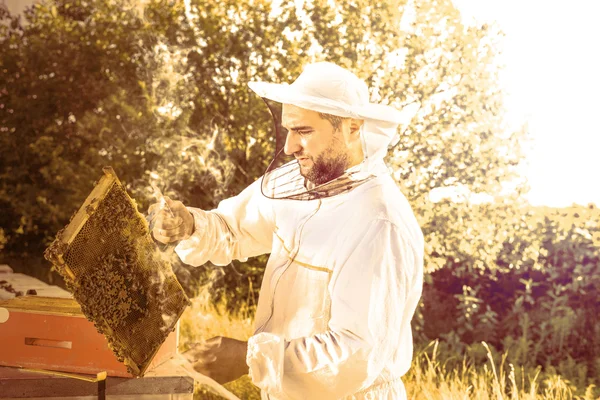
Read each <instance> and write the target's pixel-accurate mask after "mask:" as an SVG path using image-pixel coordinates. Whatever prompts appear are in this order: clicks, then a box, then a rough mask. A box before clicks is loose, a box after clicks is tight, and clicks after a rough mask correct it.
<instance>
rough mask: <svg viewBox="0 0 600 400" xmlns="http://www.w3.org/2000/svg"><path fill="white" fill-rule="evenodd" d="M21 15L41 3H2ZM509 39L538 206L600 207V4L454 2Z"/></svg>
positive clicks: (507, 57)
mask: <svg viewBox="0 0 600 400" xmlns="http://www.w3.org/2000/svg"><path fill="white" fill-rule="evenodd" d="M3 2H6V4H7V5H8V7H9V9H11V11H13V12H14V11H20V10H21V9H22V8H23V7H24V6H25V5H27V4H31V3H32V2H33V0H0V4H1V3H3ZM454 3H455V4H456V5H457V6H458V7H459V9H460V10H461V12H462V14H463V16H464V17H465V18H467V19H468V20H473V19H477V20H479V21H491V20H495V21H497V22H498V24H499V25H500V27H501V28H502V30H503V31H504V32H505V33H506V38H505V42H504V54H503V62H504V63H505V64H506V87H507V90H508V92H509V96H508V98H507V107H508V111H509V113H510V118H511V120H512V121H515V122H517V121H525V120H527V121H529V131H530V133H531V136H532V139H533V141H532V143H531V144H530V145H529V149H528V150H527V153H526V156H527V165H526V166H525V167H524V169H523V174H524V175H525V176H526V177H527V179H528V181H529V185H530V187H531V191H530V193H529V195H528V199H529V201H530V202H531V203H532V204H535V205H542V204H543V205H550V206H558V207H560V206H569V205H571V204H572V203H574V202H575V203H579V204H583V205H585V204H587V203H590V202H594V203H596V204H598V205H600V184H598V183H597V182H598V181H600V179H598V177H597V175H598V174H599V173H600V122H598V121H596V118H595V116H596V115H598V116H600V98H599V97H598V96H599V94H600V51H599V50H598V49H600V44H599V42H600V23H599V22H598V17H600V0H569V1H566V0H454Z"/></svg>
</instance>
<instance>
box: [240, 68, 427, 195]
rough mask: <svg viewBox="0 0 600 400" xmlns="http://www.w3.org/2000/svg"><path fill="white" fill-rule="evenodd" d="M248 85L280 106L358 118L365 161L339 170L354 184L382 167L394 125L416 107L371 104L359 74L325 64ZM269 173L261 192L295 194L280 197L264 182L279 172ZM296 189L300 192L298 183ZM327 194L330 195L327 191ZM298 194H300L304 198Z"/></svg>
mask: <svg viewBox="0 0 600 400" xmlns="http://www.w3.org/2000/svg"><path fill="white" fill-rule="evenodd" d="M248 86H249V87H250V88H251V89H252V90H253V91H254V92H255V93H256V94H258V95H259V96H261V97H263V98H265V99H269V100H272V101H275V102H278V103H281V104H292V105H295V106H298V107H301V108H305V109H308V110H313V111H317V112H322V113H327V114H331V115H336V116H340V117H350V118H356V119H362V120H364V123H363V125H362V127H361V140H362V147H363V153H364V156H365V159H364V161H363V162H362V163H361V164H360V165H358V166H356V167H353V168H351V169H349V170H348V171H347V172H348V174H345V177H346V180H348V179H349V180H350V181H355V182H356V181H363V180H364V179H366V178H367V177H369V176H374V175H376V174H377V173H378V171H379V172H380V171H382V166H384V165H383V158H384V157H385V155H386V153H387V150H388V146H390V145H393V144H395V141H396V138H397V131H398V126H399V125H402V126H406V125H408V124H409V123H410V120H411V119H412V118H413V116H414V115H415V113H416V111H417V110H418V107H419V105H418V104H412V105H411V106H409V107H405V108H404V109H403V110H402V111H399V110H397V109H396V108H394V107H391V106H387V105H383V104H376V103H371V102H370V101H369V89H368V87H367V85H366V84H365V83H364V82H363V81H362V80H361V79H360V78H358V77H357V76H356V75H354V74H353V73H352V72H350V71H348V70H346V69H344V68H342V67H340V66H337V65H335V64H332V63H328V62H319V63H314V64H310V65H307V66H306V67H305V68H304V70H303V72H302V73H301V74H300V76H299V77H298V78H297V79H296V80H295V81H294V82H293V83H292V84H291V85H288V84H277V83H268V82H250V83H248ZM274 117H276V116H274ZM294 164H295V163H294V162H293V161H292V163H289V164H286V165H287V168H293V167H294ZM280 168H281V167H280ZM386 170H387V169H386ZM271 172H275V170H274V169H271V168H270V169H269V170H267V174H265V179H263V193H265V195H267V196H268V197H274V198H297V196H296V195H295V194H294V195H292V196H291V197H289V196H288V195H283V197H281V195H282V194H283V193H282V192H281V191H277V192H279V195H278V194H277V193H275V192H274V189H275V185H268V184H267V182H266V181H268V180H272V181H273V180H274V179H273V178H274V177H281V175H282V174H281V171H279V173H274V174H273V173H272V174H271V175H270V176H269V173H271ZM286 175H288V174H286ZM341 178H342V177H341ZM338 179H339V178H338ZM279 180H280V179H279ZM336 182H337V179H336V180H334V181H332V182H328V183H326V184H324V185H321V186H320V187H319V188H321V189H322V186H327V187H329V188H330V187H331V186H332V184H334V183H336ZM337 183H339V182H337ZM280 184H281V183H280ZM302 186H303V185H302ZM335 186H338V185H335ZM319 188H317V189H312V190H316V191H318V192H321V195H322V192H323V191H322V190H319ZM265 189H268V190H265ZM298 191H302V190H301V188H300V187H299V188H298ZM291 192H294V191H291ZM327 192H328V195H331V193H329V192H330V190H328V191H327ZM334 194H335V193H334ZM301 197H302V198H303V199H304V198H305V196H301ZM309 198H310V196H309Z"/></svg>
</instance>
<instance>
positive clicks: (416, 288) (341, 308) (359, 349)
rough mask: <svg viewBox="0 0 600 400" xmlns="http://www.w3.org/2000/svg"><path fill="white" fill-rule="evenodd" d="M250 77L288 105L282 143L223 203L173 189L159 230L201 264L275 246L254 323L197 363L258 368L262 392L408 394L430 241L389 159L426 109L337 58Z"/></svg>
mask: <svg viewBox="0 0 600 400" xmlns="http://www.w3.org/2000/svg"><path fill="white" fill-rule="evenodd" d="M249 85H250V88H251V89H252V90H253V91H254V92H256V93H257V94H258V95H259V96H261V97H263V98H265V99H268V100H269V101H271V102H276V103H278V104H281V105H282V113H281V115H277V112H274V111H273V108H271V111H272V113H273V116H274V118H275V122H276V125H280V126H281V127H283V128H284V129H286V130H287V136H286V138H285V146H284V147H283V152H282V153H281V154H279V155H278V156H277V157H276V159H275V160H274V162H273V163H272V164H271V166H270V167H269V169H268V170H267V172H266V173H265V174H264V176H263V177H261V178H260V179H258V180H257V181H256V182H254V183H253V184H251V185H250V186H249V187H247V188H246V189H245V190H244V191H242V192H241V193H240V194H239V195H237V196H235V197H232V198H229V199H226V200H224V201H222V202H221V203H220V204H219V206H218V208H217V209H215V210H211V211H203V210H200V209H197V208H192V207H188V208H186V207H184V206H183V204H181V203H180V202H175V201H172V200H170V199H169V200H168V202H169V205H170V207H171V211H172V212H173V214H174V217H173V216H171V215H168V214H167V213H165V212H161V213H160V217H159V220H158V221H157V223H156V224H155V227H154V229H153V235H154V237H155V238H156V239H157V240H158V241H160V242H163V243H172V242H177V241H179V243H178V244H177V246H176V248H175V251H176V252H177V254H178V255H179V257H180V258H181V260H182V261H183V262H184V263H186V264H190V265H194V266H199V265H202V264H204V263H206V262H207V261H210V262H212V263H213V264H216V265H227V264H229V263H230V262H231V261H232V260H234V259H236V260H245V259H247V258H248V257H253V256H257V255H260V254H265V253H269V252H270V253H271V255H270V257H269V261H268V263H267V266H266V269H265V273H264V277H263V281H262V287H261V290H260V296H259V301H258V307H257V310H256V317H255V328H256V330H255V332H254V335H253V336H252V337H250V339H249V340H248V342H247V343H246V342H241V341H237V340H234V339H230V338H225V337H218V338H213V339H211V340H208V341H207V342H206V343H205V344H204V345H202V346H200V347H198V348H196V349H194V350H193V353H194V354H193V357H194V359H195V362H196V365H195V368H196V369H197V370H198V371H200V372H202V373H204V374H206V375H208V376H211V377H213V378H214V379H216V380H217V381H219V382H227V381H230V380H233V379H236V378H238V377H240V376H241V375H243V374H246V373H249V374H250V377H251V379H252V382H254V384H255V385H257V386H258V387H259V388H260V389H261V390H262V398H263V399H272V400H275V399H346V398H347V399H405V398H406V393H405V390H404V385H403V383H402V379H401V377H402V376H403V375H404V374H405V373H406V372H407V371H408V369H409V367H410V364H411V358H412V354H413V344H412V334H411V325H410V322H411V319H412V317H413V314H414V312H415V309H416V307H417V303H418V301H419V298H420V296H421V290H422V285H423V247H424V245H423V236H422V233H421V230H420V228H419V226H418V224H417V221H416V219H415V216H414V214H413V212H412V210H411V207H410V206H409V204H408V202H407V200H406V198H405V197H404V196H403V195H402V193H401V192H400V190H399V189H398V187H397V185H396V183H395V182H394V180H393V179H392V177H391V176H390V172H389V170H388V168H387V167H386V165H385V163H384V161H383V158H384V156H385V155H386V152H387V149H388V146H389V145H390V143H391V142H392V141H393V140H394V138H395V136H396V135H397V129H398V126H399V125H400V124H405V123H407V121H408V120H409V119H410V118H409V117H410V116H411V115H410V114H414V111H413V110H410V111H408V112H407V113H404V112H399V111H398V110H396V109H395V108H392V107H389V106H385V105H379V104H374V103H370V102H369V92H368V88H367V85H366V84H365V83H364V82H363V81H361V80H360V79H359V78H358V77H357V76H355V75H354V74H352V73H351V72H349V71H347V70H345V69H343V68H341V67H339V66H336V65H334V64H331V63H315V64H312V65H309V66H307V67H306V68H305V69H304V71H303V72H302V74H301V75H300V76H299V77H298V79H297V80H296V81H295V82H294V83H292V84H291V85H284V84H271V83H265V82H252V83H250V84H249ZM286 155H287V156H291V157H290V158H291V161H289V162H283V161H278V159H279V158H280V157H279V156H286ZM153 207H157V206H153ZM154 211H156V209H155V210H154Z"/></svg>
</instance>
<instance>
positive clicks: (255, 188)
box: [175, 179, 274, 266]
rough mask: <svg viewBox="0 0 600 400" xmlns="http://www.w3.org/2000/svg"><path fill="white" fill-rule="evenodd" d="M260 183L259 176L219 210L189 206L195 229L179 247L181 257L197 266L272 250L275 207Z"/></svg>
mask: <svg viewBox="0 0 600 400" xmlns="http://www.w3.org/2000/svg"><path fill="white" fill-rule="evenodd" d="M260 185H261V179H258V180H257V181H256V182H254V183H253V184H252V185H250V186H248V187H247V188H246V189H244V190H243V191H242V192H241V193H240V194H239V195H237V196H235V197H231V198H229V199H226V200H223V201H222V202H221V203H219V206H218V207H217V209H215V210H211V211H203V210H201V209H199V208H192V207H189V208H188V209H189V210H190V212H191V213H192V215H193V216H194V224H195V226H194V233H193V234H192V236H191V237H190V238H188V239H187V240H183V241H181V242H179V244H178V245H177V246H176V247H175V252H176V253H177V255H178V256H179V258H180V259H181V261H183V262H184V263H186V264H189V265H193V266H199V265H202V264H204V263H206V262H207V261H210V262H212V263H213V264H215V265H227V264H229V263H230V262H231V261H232V260H246V259H247V258H248V257H253V256H257V255H260V254H265V253H268V252H269V251H270V250H271V244H272V240H273V232H274V219H273V210H272V206H271V204H270V202H269V200H268V199H267V198H266V197H264V196H263V195H262V193H261V190H260Z"/></svg>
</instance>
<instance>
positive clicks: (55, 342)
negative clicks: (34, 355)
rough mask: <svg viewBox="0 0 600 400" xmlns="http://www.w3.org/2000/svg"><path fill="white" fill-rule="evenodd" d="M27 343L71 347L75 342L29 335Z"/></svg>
mask: <svg viewBox="0 0 600 400" xmlns="http://www.w3.org/2000/svg"><path fill="white" fill-rule="evenodd" d="M25 344H26V345H27V346H41V347H54V348H57V349H71V348H72V347H73V342H70V341H67V340H51V339H40V338H29V337H26V338H25Z"/></svg>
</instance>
